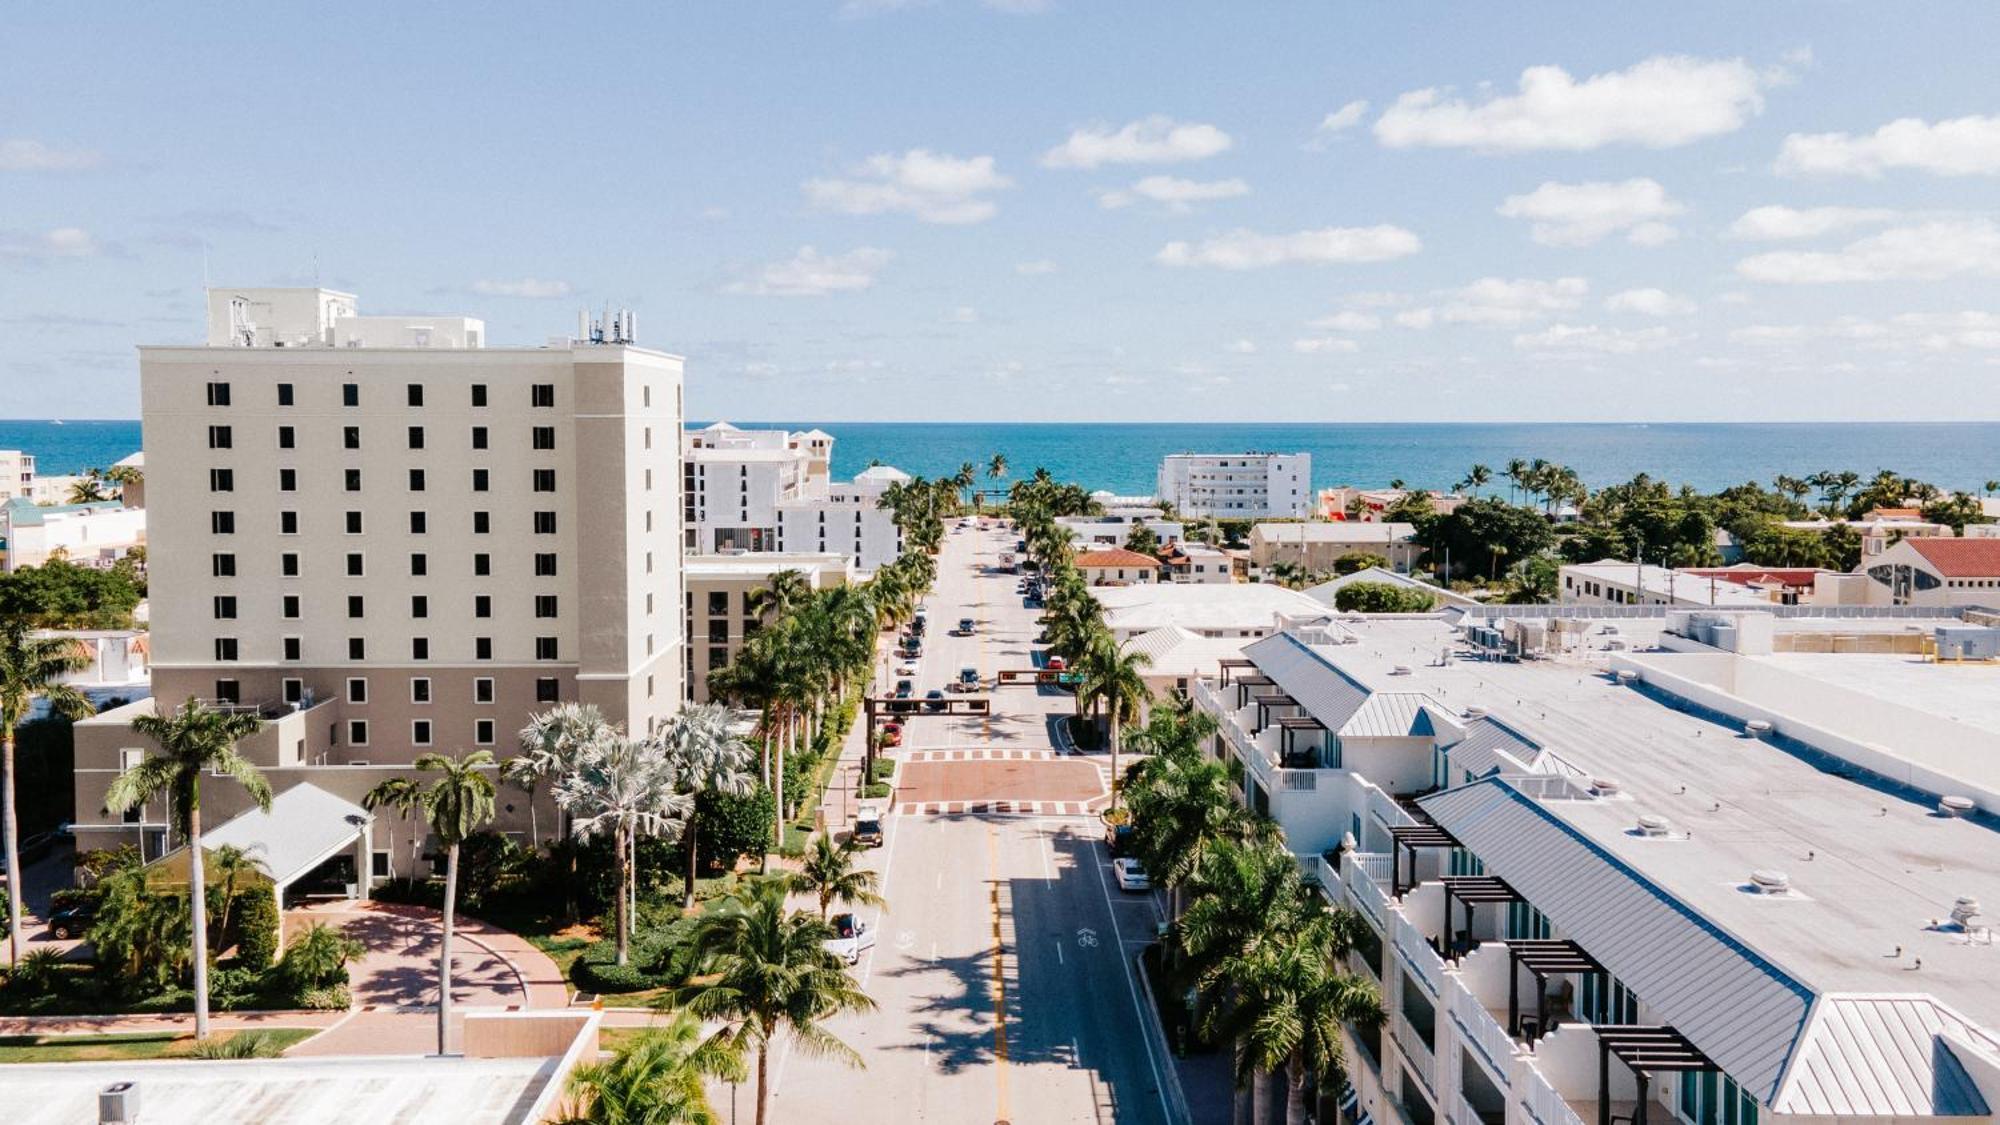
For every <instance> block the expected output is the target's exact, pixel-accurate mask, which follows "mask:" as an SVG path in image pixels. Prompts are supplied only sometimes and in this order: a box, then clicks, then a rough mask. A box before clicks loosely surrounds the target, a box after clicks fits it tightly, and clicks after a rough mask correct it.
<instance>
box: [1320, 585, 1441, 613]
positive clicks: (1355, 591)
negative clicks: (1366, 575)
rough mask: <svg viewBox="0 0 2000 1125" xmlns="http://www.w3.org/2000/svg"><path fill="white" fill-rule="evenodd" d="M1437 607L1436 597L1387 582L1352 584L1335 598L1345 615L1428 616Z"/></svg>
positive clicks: (1334, 602)
mask: <svg viewBox="0 0 2000 1125" xmlns="http://www.w3.org/2000/svg"><path fill="white" fill-rule="evenodd" d="M1435 605H1437V598H1436V597H1435V596H1434V595H1431V594H1428V593H1425V592H1424V591H1422V590H1411V589H1408V588H1406V587H1403V586H1393V585H1390V584H1389V583H1387V582H1350V583H1348V584H1347V585H1345V586H1342V587H1341V588H1340V592H1339V593H1337V594H1335V595H1334V596H1333V608H1335V609H1337V610H1340V611H1341V612H1342V613H1428V612H1430V610H1431V608H1432V607H1433V606H1435Z"/></svg>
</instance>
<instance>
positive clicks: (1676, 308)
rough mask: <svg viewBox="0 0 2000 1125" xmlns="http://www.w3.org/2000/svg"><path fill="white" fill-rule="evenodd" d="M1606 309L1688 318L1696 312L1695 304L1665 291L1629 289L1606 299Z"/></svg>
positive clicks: (1643, 314)
mask: <svg viewBox="0 0 2000 1125" xmlns="http://www.w3.org/2000/svg"><path fill="white" fill-rule="evenodd" d="M1604 307H1605V308H1606V309H1608V310H1609V311H1611V312H1626V313H1638V314H1639V315H1641V316H1686V315H1688V314H1689V313H1691V312H1693V311H1694V309H1695V304H1694V302H1693V301H1690V300H1688V299H1687V298H1686V297H1680V296H1676V295H1674V294H1672V293H1669V292H1667V291H1666V290H1664V289H1627V290H1625V291H1624V292H1622V293H1613V294H1612V295H1611V296H1609V297H1606V298H1604Z"/></svg>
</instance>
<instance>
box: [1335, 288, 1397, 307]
mask: <svg viewBox="0 0 2000 1125" xmlns="http://www.w3.org/2000/svg"><path fill="white" fill-rule="evenodd" d="M1340 303H1341V304H1343V305H1346V306H1347V307H1348V308H1350V309H1393V308H1397V307H1399V306H1402V305H1407V304H1409V303H1410V295H1409V294H1408V293H1395V292H1390V291H1388V290H1384V289H1372V290H1363V291H1361V292H1359V293H1349V294H1348V295H1347V296H1345V297H1342V298H1341V299H1340Z"/></svg>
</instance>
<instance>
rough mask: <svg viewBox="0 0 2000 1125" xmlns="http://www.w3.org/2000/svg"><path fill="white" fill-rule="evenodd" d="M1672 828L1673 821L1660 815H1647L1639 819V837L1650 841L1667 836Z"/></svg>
mask: <svg viewBox="0 0 2000 1125" xmlns="http://www.w3.org/2000/svg"><path fill="white" fill-rule="evenodd" d="M1672 828H1673V821H1670V820H1668V819H1667V818H1666V817H1664V816H1661V815H1660V814H1659V813H1646V814H1645V815H1643V816H1641V817H1640V818H1639V835H1641V836H1645V837H1648V838H1650V839H1659V838H1660V837H1663V836H1665V835H1667V834H1668V833H1669V832H1670V831H1671V830H1672Z"/></svg>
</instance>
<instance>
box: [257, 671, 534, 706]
mask: <svg viewBox="0 0 2000 1125" xmlns="http://www.w3.org/2000/svg"><path fill="white" fill-rule="evenodd" d="M285 682H286V683H287V684H294V683H298V682H300V681H297V680H287V681H285ZM233 683H235V681H234V680H222V681H218V684H233ZM560 687H561V684H560V681H558V680H557V679H556V678H555V677H554V676H538V677H536V679H535V702H537V703H555V702H557V701H558V697H559V694H560ZM218 698H223V697H221V696H218ZM432 698H433V695H432V692H431V678H430V677H429V676H412V677H410V702H411V703H429V702H431V700H432ZM286 699H287V700H288V701H290V702H297V700H295V699H292V697H290V696H287V697H286ZM347 701H348V702H349V703H366V702H368V680H367V678H366V677H363V676H352V677H349V678H348V681H347ZM472 701H473V702H474V703H491V702H493V678H492V677H491V676H479V677H476V678H474V679H473V681H472Z"/></svg>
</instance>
